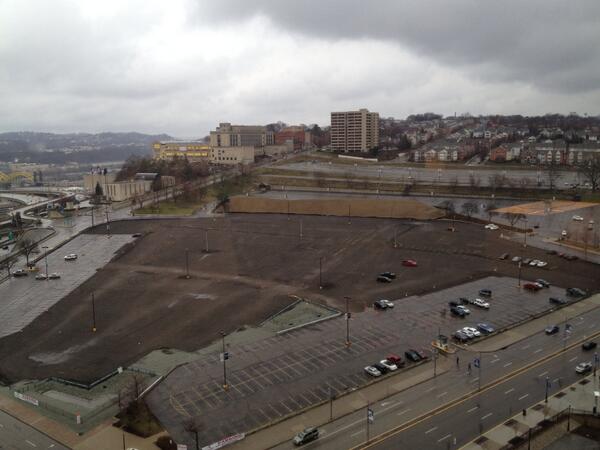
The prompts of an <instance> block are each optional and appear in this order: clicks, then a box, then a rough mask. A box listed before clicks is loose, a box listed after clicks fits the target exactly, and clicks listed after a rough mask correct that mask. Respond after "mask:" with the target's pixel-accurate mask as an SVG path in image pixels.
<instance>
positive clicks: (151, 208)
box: [135, 200, 204, 216]
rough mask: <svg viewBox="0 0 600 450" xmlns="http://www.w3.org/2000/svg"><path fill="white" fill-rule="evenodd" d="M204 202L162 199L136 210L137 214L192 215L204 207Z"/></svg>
mask: <svg viewBox="0 0 600 450" xmlns="http://www.w3.org/2000/svg"><path fill="white" fill-rule="evenodd" d="M203 204H204V202H198V201H196V202H189V201H185V200H177V202H174V201H173V200H167V201H164V200H163V201H161V202H160V203H159V204H158V205H148V206H144V207H143V208H139V209H136V210H135V214H136V215H139V214H163V215H167V216H191V215H192V214H194V212H196V211H197V210H198V209H200V208H201V207H202V205H203Z"/></svg>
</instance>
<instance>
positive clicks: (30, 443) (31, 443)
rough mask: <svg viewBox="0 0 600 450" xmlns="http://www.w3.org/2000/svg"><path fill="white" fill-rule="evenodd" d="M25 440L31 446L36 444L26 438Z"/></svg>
mask: <svg viewBox="0 0 600 450" xmlns="http://www.w3.org/2000/svg"><path fill="white" fill-rule="evenodd" d="M25 442H27V443H28V444H29V445H31V446H32V447H37V445H35V444H34V443H33V442H31V441H28V440H27V439H25Z"/></svg>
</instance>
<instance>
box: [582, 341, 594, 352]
mask: <svg viewBox="0 0 600 450" xmlns="http://www.w3.org/2000/svg"><path fill="white" fill-rule="evenodd" d="M597 346H598V344H596V343H595V342H594V341H587V342H584V343H583V344H581V348H582V349H584V350H594V349H595V348H596V347H597Z"/></svg>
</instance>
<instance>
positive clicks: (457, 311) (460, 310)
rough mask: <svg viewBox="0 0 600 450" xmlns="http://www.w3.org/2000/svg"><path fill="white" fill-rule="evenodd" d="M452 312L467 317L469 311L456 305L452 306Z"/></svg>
mask: <svg viewBox="0 0 600 450" xmlns="http://www.w3.org/2000/svg"><path fill="white" fill-rule="evenodd" d="M450 312H451V313H452V314H454V315H455V316H458V317H465V316H466V315H467V313H466V312H465V311H464V310H462V309H460V308H458V307H456V306H452V307H451V308H450Z"/></svg>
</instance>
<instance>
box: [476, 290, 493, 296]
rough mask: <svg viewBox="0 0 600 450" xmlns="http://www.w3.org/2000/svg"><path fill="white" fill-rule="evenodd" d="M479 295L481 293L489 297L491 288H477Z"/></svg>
mask: <svg viewBox="0 0 600 450" xmlns="http://www.w3.org/2000/svg"><path fill="white" fill-rule="evenodd" d="M479 295H483V296H484V297H491V296H492V290H491V289H480V290H479Z"/></svg>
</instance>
